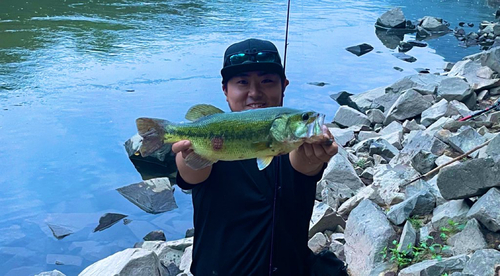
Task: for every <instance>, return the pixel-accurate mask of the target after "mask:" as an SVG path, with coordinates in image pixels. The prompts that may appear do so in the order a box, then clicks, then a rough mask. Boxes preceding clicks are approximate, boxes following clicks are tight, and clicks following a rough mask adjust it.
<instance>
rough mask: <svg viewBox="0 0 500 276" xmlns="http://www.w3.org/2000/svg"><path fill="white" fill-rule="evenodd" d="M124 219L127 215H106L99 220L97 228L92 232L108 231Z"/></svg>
mask: <svg viewBox="0 0 500 276" xmlns="http://www.w3.org/2000/svg"><path fill="white" fill-rule="evenodd" d="M125 217H127V215H122V214H116V213H106V214H104V215H103V216H102V217H101V218H100V219H99V225H97V227H96V228H95V229H94V232H97V231H102V230H105V229H108V228H109V227H111V226H113V225H114V224H116V223H117V222H119V221H120V220H121V219H122V218H125Z"/></svg>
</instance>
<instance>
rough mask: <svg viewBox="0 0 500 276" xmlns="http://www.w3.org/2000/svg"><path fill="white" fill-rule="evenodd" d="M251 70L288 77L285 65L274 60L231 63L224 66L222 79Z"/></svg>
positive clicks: (228, 78) (226, 79)
mask: <svg viewBox="0 0 500 276" xmlns="http://www.w3.org/2000/svg"><path fill="white" fill-rule="evenodd" d="M251 71H264V72H269V73H276V74H278V75H279V76H280V77H281V78H282V80H284V79H286V76H285V73H284V72H283V67H282V66H281V65H280V64H277V63H274V62H253V63H246V64H238V65H229V66H226V67H224V68H222V70H221V71H220V73H221V75H222V81H223V82H226V81H229V80H230V79H231V78H232V77H234V76H236V75H238V74H241V73H243V72H251Z"/></svg>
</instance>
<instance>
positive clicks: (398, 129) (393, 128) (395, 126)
mask: <svg viewBox="0 0 500 276" xmlns="http://www.w3.org/2000/svg"><path fill="white" fill-rule="evenodd" d="M402 132H403V125H401V123H400V122H397V121H394V122H392V123H390V124H388V125H387V126H386V127H384V128H383V129H382V130H381V131H380V132H379V134H380V135H389V134H394V133H397V134H396V135H400V134H399V133H401V134H402Z"/></svg>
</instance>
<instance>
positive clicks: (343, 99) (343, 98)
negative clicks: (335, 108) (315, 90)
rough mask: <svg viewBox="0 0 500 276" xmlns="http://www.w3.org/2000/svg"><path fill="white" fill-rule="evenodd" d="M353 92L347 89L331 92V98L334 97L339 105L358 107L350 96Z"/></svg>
mask: <svg viewBox="0 0 500 276" xmlns="http://www.w3.org/2000/svg"><path fill="white" fill-rule="evenodd" d="M352 95H353V94H351V93H349V92H347V91H340V92H338V93H335V94H331V95H330V98H332V99H333V100H334V101H336V102H337V103H338V104H339V105H348V106H350V107H352V108H356V107H355V105H354V103H353V102H352V101H351V99H350V98H349V96H352Z"/></svg>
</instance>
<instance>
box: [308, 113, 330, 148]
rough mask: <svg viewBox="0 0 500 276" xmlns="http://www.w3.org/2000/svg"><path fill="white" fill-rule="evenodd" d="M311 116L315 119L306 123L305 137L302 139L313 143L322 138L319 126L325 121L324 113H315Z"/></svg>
mask: <svg viewBox="0 0 500 276" xmlns="http://www.w3.org/2000/svg"><path fill="white" fill-rule="evenodd" d="M312 117H314V118H315V119H314V121H312V122H311V123H309V124H308V125H307V132H306V137H305V139H304V141H306V142H308V143H313V142H316V141H320V140H322V139H323V135H322V134H323V131H322V130H321V127H322V126H323V124H324V122H325V115H324V114H321V113H316V114H314V115H313V116H312Z"/></svg>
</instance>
